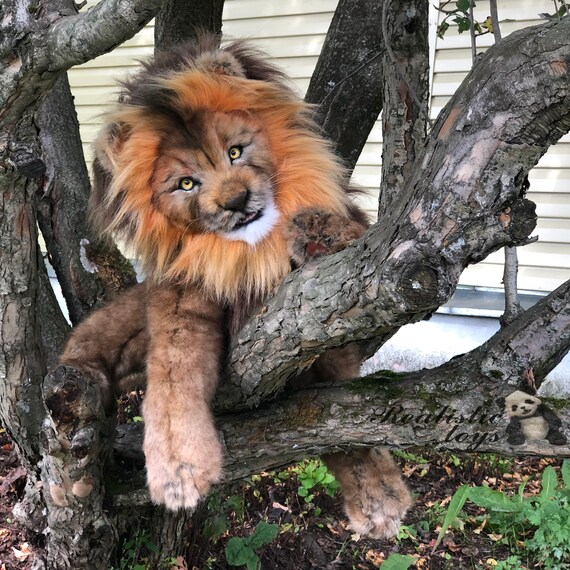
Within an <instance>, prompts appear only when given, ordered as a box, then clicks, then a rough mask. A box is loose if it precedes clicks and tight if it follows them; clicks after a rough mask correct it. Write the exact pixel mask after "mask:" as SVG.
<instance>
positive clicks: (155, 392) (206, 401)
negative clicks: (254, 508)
mask: <svg viewBox="0 0 570 570" xmlns="http://www.w3.org/2000/svg"><path fill="white" fill-rule="evenodd" d="M148 297H149V302H148V311H147V315H148V325H149V336H150V347H149V354H148V362H147V376H148V380H147V393H146V396H145V400H144V404H143V416H144V421H145V435H144V452H145V456H146V468H147V481H148V487H149V491H150V496H151V499H152V500H153V501H154V502H155V503H160V504H164V505H165V506H166V507H167V508H168V509H171V510H178V509H183V508H189V509H193V508H194V507H195V506H196V505H197V503H198V501H199V500H200V499H201V498H202V497H204V495H205V494H206V493H207V492H208V490H209V489H210V486H211V485H212V484H214V483H216V482H217V481H219V479H220V476H221V473H222V448H221V445H220V441H219V439H218V435H217V432H216V428H215V425H214V418H213V415H212V412H211V410H210V401H211V399H212V397H213V395H214V392H215V389H216V386H217V383H218V378H219V374H220V360H221V355H222V350H223V321H222V319H223V312H222V309H221V307H219V306H218V305H217V304H216V303H213V302H212V301H210V300H208V299H207V298H205V297H204V296H203V295H201V294H200V293H199V291H197V290H196V289H192V288H182V287H173V286H157V287H154V288H153V289H152V290H150V292H149V296H148Z"/></svg>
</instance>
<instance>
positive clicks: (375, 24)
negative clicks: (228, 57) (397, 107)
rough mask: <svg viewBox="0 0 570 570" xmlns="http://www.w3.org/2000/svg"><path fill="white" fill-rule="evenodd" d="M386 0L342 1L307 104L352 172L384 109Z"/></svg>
mask: <svg viewBox="0 0 570 570" xmlns="http://www.w3.org/2000/svg"><path fill="white" fill-rule="evenodd" d="M382 4H383V0H340V2H339V3H338V6H337V8H336V11H335V13H334V17H333V19H332V22H331V25H330V27H329V31H328V33H327V37H326V40H325V43H324V45H323V49H322V51H321V55H320V57H319V61H318V63H317V66H316V68H315V71H314V72H313V76H312V78H311V83H310V84H309V88H308V90H307V94H306V96H305V100H306V101H307V102H308V103H314V104H315V105H317V120H318V121H319V123H320V125H321V126H322V127H323V129H324V131H325V132H326V134H327V136H328V137H329V138H330V139H331V140H332V141H333V143H334V145H335V150H336V152H337V154H338V155H339V156H341V157H342V159H343V160H344V163H345V165H346V167H347V168H348V169H349V170H350V171H352V169H353V168H354V165H355V164H356V161H357V160H358V157H359V156H360V153H361V151H362V147H363V146H364V143H365V142H366V139H367V138H368V134H369V133H370V130H371V129H372V127H373V126H374V122H375V121H376V119H377V118H378V114H379V113H380V111H381V110H382V81H383V80H382V77H383V74H382V55H383V54H384V43H383V42H382V32H381V29H380V18H381V13H382Z"/></svg>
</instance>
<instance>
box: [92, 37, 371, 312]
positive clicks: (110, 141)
mask: <svg viewBox="0 0 570 570" xmlns="http://www.w3.org/2000/svg"><path fill="white" fill-rule="evenodd" d="M208 112H216V113H228V114H231V113H233V112H239V113H242V114H245V115H246V116H251V117H255V118H256V119H257V121H258V123H259V124H261V125H262V129H263V132H264V136H265V137H266V140H267V142H268V146H269V152H270V154H271V157H272V160H273V162H274V169H275V171H274V172H275V173H274V186H273V199H274V201H275V205H276V207H277V210H278V212H279V220H278V222H277V224H276V225H275V226H274V227H273V229H272V230H271V232H270V233H269V234H268V235H267V236H266V237H265V238H264V239H263V240H261V241H260V242H259V243H256V244H254V245H251V244H248V243H246V242H244V241H237V240H236V241H230V240H228V239H225V238H224V237H223V236H222V235H220V234H219V233H215V232H189V231H186V229H185V228H183V227H179V226H177V225H175V224H172V223H171V222H170V221H169V219H168V218H167V217H166V216H165V215H164V214H163V213H161V212H160V211H159V210H158V209H157V208H156V205H155V198H154V196H153V188H152V186H151V180H152V178H153V175H154V168H155V163H156V160H157V157H158V155H159V154H160V153H161V148H162V145H163V144H164V141H165V138H168V132H169V129H170V130H171V129H172V124H173V122H172V121H173V118H174V120H175V122H176V123H178V124H180V125H183V124H184V121H185V120H187V119H188V118H189V117H196V116H200V115H204V114H207V113H208ZM311 115H312V109H311V107H310V106H309V105H308V104H306V103H304V102H303V101H302V100H300V99H299V97H297V96H296V95H295V93H294V92H293V90H292V89H291V87H290V86H289V85H288V84H287V80H286V79H285V77H284V75H283V74H282V73H281V72H280V71H279V70H278V69H276V68H275V67H273V66H272V65H271V64H269V63H267V61H266V57H265V56H263V55H262V54H260V53H259V52H256V51H255V50H253V49H251V48H250V47H249V46H248V45H247V44H246V43H244V42H235V43H232V44H229V45H225V46H224V47H223V48H220V47H219V46H218V40H217V39H216V38H212V37H204V38H202V40H201V41H200V42H198V44H194V45H187V46H184V47H183V48H181V49H179V50H178V51H175V52H169V53H168V54H164V55H162V56H161V55H159V56H157V57H156V58H155V59H154V60H153V61H152V62H149V63H146V64H143V69H142V70H141V71H140V72H139V73H137V74H136V75H135V76H133V77H132V78H130V79H128V80H127V81H125V82H124V83H123V91H122V93H121V94H120V97H119V102H118V103H117V105H116V107H115V108H114V109H113V110H112V111H111V112H109V113H108V114H107V115H105V117H104V127H103V129H102V131H101V133H100V135H99V136H98V138H97V140H96V143H95V153H96V157H95V162H94V174H95V184H94V190H93V193H92V198H91V210H92V211H93V212H94V218H95V221H96V224H97V225H98V228H99V229H100V230H101V231H103V232H104V233H108V234H114V235H115V236H116V237H119V238H120V239H122V240H123V243H124V245H125V246H127V247H129V248H130V249H131V251H133V252H134V253H135V254H136V255H137V256H138V257H139V258H140V259H141V262H142V265H143V270H144V272H145V275H146V279H147V280H150V281H152V282H154V283H160V282H163V281H165V280H167V281H174V282H180V283H194V284H199V285H200V286H201V287H202V288H203V290H204V291H206V292H208V293H209V294H210V295H212V297H213V298H214V299H216V300H217V301H221V302H223V303H229V304H232V303H235V302H236V301H238V300H240V299H251V298H257V299H260V298H263V297H264V296H266V295H267V294H268V293H269V292H270V291H271V289H272V288H273V287H274V286H275V285H276V284H277V283H279V281H280V280H281V279H282V278H283V277H284V275H285V274H286V273H288V272H289V271H290V270H291V267H290V262H289V255H288V253H287V245H286V240H285V237H284V227H285V225H286V223H287V221H288V220H290V219H291V217H292V216H293V215H294V214H295V213H297V212H298V211H299V210H301V209H303V208H307V207H320V208H323V209H325V210H328V211H331V212H335V213H337V214H339V215H342V216H348V217H353V218H354V217H358V216H359V215H360V213H359V211H358V210H357V208H356V207H355V206H354V205H353V204H352V203H351V200H350V198H349V196H348V191H347V189H348V180H347V175H346V172H345V170H344V169H343V167H342V165H341V164H340V163H339V161H338V160H337V159H336V158H335V156H334V154H333V152H332V151H331V148H330V145H329V144H328V143H327V142H326V141H325V140H324V139H323V138H322V136H321V135H320V134H319V129H318V127H317V126H316V125H315V123H314V122H313V120H312V118H311ZM180 128H183V127H182V126H181V127H180Z"/></svg>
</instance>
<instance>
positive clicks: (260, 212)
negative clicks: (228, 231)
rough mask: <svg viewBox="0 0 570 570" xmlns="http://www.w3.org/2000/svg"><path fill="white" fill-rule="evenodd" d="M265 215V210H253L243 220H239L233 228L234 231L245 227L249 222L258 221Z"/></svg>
mask: <svg viewBox="0 0 570 570" xmlns="http://www.w3.org/2000/svg"><path fill="white" fill-rule="evenodd" d="M262 216H263V210H257V212H252V213H251V214H248V215H247V216H246V217H245V218H244V219H243V220H242V221H241V222H238V223H237V224H236V225H235V226H234V227H233V229H232V231H235V230H238V229H240V228H244V227H245V226H247V225H248V224H251V223H253V222H257V220H259V219H260V218H261V217H262Z"/></svg>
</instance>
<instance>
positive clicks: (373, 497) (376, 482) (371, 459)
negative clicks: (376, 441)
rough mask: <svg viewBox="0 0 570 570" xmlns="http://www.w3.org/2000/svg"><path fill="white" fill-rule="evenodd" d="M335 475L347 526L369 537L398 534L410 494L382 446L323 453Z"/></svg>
mask: <svg viewBox="0 0 570 570" xmlns="http://www.w3.org/2000/svg"><path fill="white" fill-rule="evenodd" d="M323 460H324V461H325V463H326V464H327V467H328V468H329V469H330V470H331V471H332V472H333V474H334V476H335V477H336V478H337V479H338V481H339V483H340V485H341V489H342V493H343V496H344V508H345V511H346V514H347V516H348V519H349V521H350V524H349V528H350V529H351V530H352V531H354V532H355V533H358V534H360V535H362V536H369V537H371V538H382V537H392V536H394V535H396V534H398V530H399V528H400V521H401V518H402V517H403V516H404V514H405V513H406V511H407V510H408V509H409V508H410V507H411V505H412V497H411V494H410V491H409V489H408V487H407V485H406V484H405V483H404V481H403V479H402V475H401V473H400V469H399V468H398V466H397V465H396V463H395V461H394V459H393V458H392V456H391V455H390V453H389V452H388V450H386V449H380V448H378V449H357V450H353V451H351V452H350V453H342V452H339V453H331V454H328V455H324V456H323Z"/></svg>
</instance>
